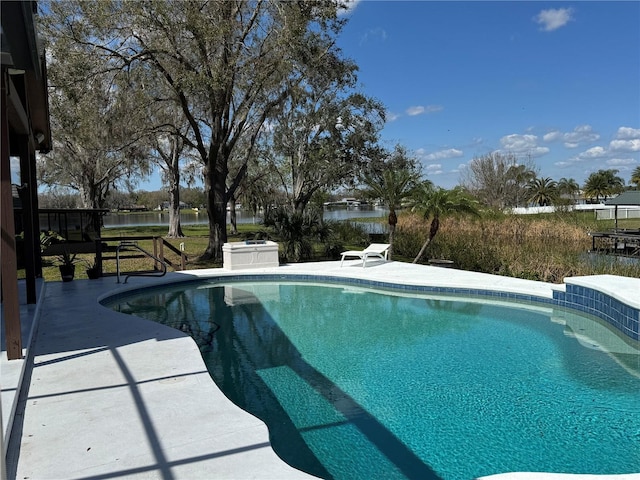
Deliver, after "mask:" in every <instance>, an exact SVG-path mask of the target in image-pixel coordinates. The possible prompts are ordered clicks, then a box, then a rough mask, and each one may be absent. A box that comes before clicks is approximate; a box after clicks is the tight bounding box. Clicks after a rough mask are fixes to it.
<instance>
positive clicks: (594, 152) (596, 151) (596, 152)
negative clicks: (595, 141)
mask: <svg viewBox="0 0 640 480" xmlns="http://www.w3.org/2000/svg"><path fill="white" fill-rule="evenodd" d="M606 156H607V150H606V149H604V148H602V147H600V146H598V147H591V148H589V149H588V150H585V151H584V152H582V153H581V154H580V155H578V158H604V157H606Z"/></svg>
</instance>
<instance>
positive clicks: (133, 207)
mask: <svg viewBox="0 0 640 480" xmlns="http://www.w3.org/2000/svg"><path fill="white" fill-rule="evenodd" d="M147 210H149V209H148V208H147V207H145V206H144V205H127V206H124V207H119V208H118V211H119V212H146V211H147Z"/></svg>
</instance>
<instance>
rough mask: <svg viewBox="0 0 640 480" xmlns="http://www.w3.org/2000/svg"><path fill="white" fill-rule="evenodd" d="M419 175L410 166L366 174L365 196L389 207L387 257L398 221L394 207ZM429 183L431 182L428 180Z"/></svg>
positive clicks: (408, 194)
mask: <svg viewBox="0 0 640 480" xmlns="http://www.w3.org/2000/svg"><path fill="white" fill-rule="evenodd" d="M418 179H419V175H418V173H416V172H415V171H413V170H411V169H410V168H403V169H399V170H395V169H392V168H388V169H386V170H384V171H383V172H382V174H381V175H366V176H365V177H364V183H365V184H366V185H367V186H368V187H369V192H367V196H369V197H370V198H374V199H378V200H381V201H382V202H384V203H385V204H386V205H387V206H388V207H389V218H388V222H389V245H390V247H389V257H391V255H392V254H393V238H394V234H395V231H396V225H397V223H398V215H397V214H396V209H397V208H400V206H401V204H402V201H403V200H404V199H406V198H407V197H408V196H410V194H411V192H412V191H413V190H414V189H415V187H416V183H417V182H418ZM429 183H431V182H429Z"/></svg>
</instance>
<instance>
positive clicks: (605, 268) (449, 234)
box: [396, 212, 640, 283]
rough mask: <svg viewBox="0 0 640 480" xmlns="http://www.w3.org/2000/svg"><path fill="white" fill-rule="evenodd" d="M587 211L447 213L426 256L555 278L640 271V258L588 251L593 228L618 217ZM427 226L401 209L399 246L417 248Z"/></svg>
mask: <svg viewBox="0 0 640 480" xmlns="http://www.w3.org/2000/svg"><path fill="white" fill-rule="evenodd" d="M586 213H587V214H585V212H577V213H576V212H569V213H556V214H548V215H521V216H515V215H509V216H505V215H499V214H496V215H493V216H486V217H484V218H482V219H479V220H475V219H470V218H446V219H443V220H442V223H441V226H440V231H439V232H438V234H437V236H436V238H435V240H434V242H433V244H432V245H431V246H430V248H429V251H428V252H427V257H430V258H444V259H449V260H452V261H454V262H455V263H456V264H457V265H458V267H459V268H462V269H464V270H474V271H480V272H486V273H494V274H497V275H505V276H510V277H517V278H526V279H531V280H540V281H546V282H553V283H560V282H562V281H563V279H564V278H565V277H568V276H580V275H596V274H613V275H622V276H629V277H640V262H628V261H624V260H621V259H620V258H618V257H613V256H589V255H587V252H588V250H589V249H590V248H591V237H590V236H589V232H593V231H604V230H607V229H611V228H613V223H614V222H613V221H596V220H595V219H594V218H593V214H589V213H588V212H586ZM618 227H619V228H640V220H639V219H631V220H624V221H619V222H618ZM427 231H428V225H427V224H426V223H425V222H424V220H423V219H421V218H419V217H417V216H415V215H407V214H405V215H402V216H401V217H400V221H399V223H398V234H397V238H398V244H397V245H396V251H398V252H399V253H402V254H405V255H406V254H408V253H411V252H415V251H417V249H418V248H419V245H421V244H422V242H423V241H424V239H425V235H426V232H427Z"/></svg>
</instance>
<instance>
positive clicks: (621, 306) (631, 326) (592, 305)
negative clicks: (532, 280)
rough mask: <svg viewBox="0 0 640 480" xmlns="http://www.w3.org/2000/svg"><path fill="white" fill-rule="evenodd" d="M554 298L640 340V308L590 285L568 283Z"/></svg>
mask: <svg viewBox="0 0 640 480" xmlns="http://www.w3.org/2000/svg"><path fill="white" fill-rule="evenodd" d="M638 293H640V292H638ZM553 298H554V300H556V301H557V302H558V305H560V306H561V307H566V308H570V309H573V310H578V311H580V312H584V313H588V314H591V315H594V316H596V317H598V318H600V319H602V320H604V321H605V322H607V323H608V324H609V325H611V326H612V327H614V328H616V329H618V330H620V331H621V332H622V333H624V334H625V335H626V336H628V337H630V338H632V339H634V340H640V335H639V332H640V327H639V325H640V309H638V308H635V307H631V306H629V305H627V304H626V303H624V302H621V301H620V300H618V299H617V298H613V297H612V296H610V295H607V294H606V293H603V292H601V291H599V290H595V289H593V288H589V287H582V286H580V285H572V284H567V285H566V291H564V292H560V291H554V292H553Z"/></svg>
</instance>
